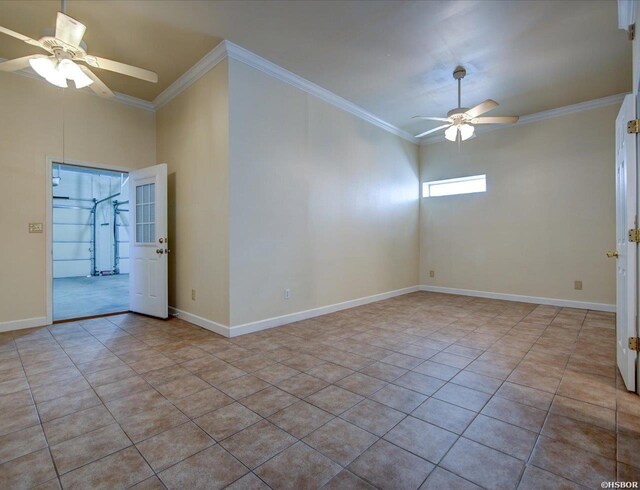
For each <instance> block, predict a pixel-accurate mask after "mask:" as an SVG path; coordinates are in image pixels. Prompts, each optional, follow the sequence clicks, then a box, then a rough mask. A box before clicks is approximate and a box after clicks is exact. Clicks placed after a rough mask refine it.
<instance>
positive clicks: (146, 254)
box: [129, 163, 169, 318]
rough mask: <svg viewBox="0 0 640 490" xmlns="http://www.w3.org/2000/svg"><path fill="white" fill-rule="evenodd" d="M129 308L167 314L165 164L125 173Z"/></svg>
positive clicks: (155, 314) (147, 312)
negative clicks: (126, 180)
mask: <svg viewBox="0 0 640 490" xmlns="http://www.w3.org/2000/svg"><path fill="white" fill-rule="evenodd" d="M129 210H130V213H129V215H130V237H131V238H130V242H129V257H130V260H129V263H130V271H129V309H130V310H131V311H135V312H136V313H143V314H145V315H151V316H156V317H159V318H167V316H168V305H167V302H168V277H167V273H168V267H167V262H168V260H167V259H168V258H167V254H168V253H169V244H168V242H167V165H166V163H161V164H159V165H154V166H153V167H147V168H143V169H142V170H136V171H134V172H131V173H130V174H129Z"/></svg>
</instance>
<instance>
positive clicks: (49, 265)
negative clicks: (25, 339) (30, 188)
mask: <svg viewBox="0 0 640 490" xmlns="http://www.w3.org/2000/svg"><path fill="white" fill-rule="evenodd" d="M63 160H64V163H63V162H62V161H63ZM54 163H55V164H61V165H75V166H77V167H85V168H95V169H98V170H112V171H115V172H127V173H131V172H133V171H134V170H135V169H132V168H129V167H124V166H122V165H110V164H107V163H95V162H85V161H81V160H70V159H68V158H64V159H63V158H56V157H50V156H48V157H46V163H45V187H46V189H45V196H46V208H47V209H46V215H45V223H44V233H45V243H46V245H45V265H46V278H45V282H46V292H45V294H46V298H45V299H46V304H47V315H46V317H47V325H51V324H53V186H52V185H51V179H52V178H53V165H54Z"/></svg>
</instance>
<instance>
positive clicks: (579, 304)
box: [419, 285, 616, 313]
mask: <svg viewBox="0 0 640 490" xmlns="http://www.w3.org/2000/svg"><path fill="white" fill-rule="evenodd" d="M419 288H420V291H430V292H432V293H445V294H459V295H461V296H476V297H478V298H491V299H503V300H506V301H519V302H521V303H535V304H538V305H551V306H562V307H565V308H580V309H583V310H596V311H610V312H614V313H615V311H616V305H610V304H606V303H589V302H587V301H573V300H568V299H556V298H542V297H538V296H522V295H519V294H507V293H492V292H489V291H475V290H473V289H457V288H445V287H441V286H429V285H421V286H419Z"/></svg>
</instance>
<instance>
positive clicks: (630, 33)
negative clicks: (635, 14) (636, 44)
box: [627, 24, 636, 41]
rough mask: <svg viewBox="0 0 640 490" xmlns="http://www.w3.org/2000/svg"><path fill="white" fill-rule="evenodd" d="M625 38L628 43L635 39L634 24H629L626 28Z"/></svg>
mask: <svg viewBox="0 0 640 490" xmlns="http://www.w3.org/2000/svg"><path fill="white" fill-rule="evenodd" d="M627 38H628V39H629V41H633V40H634V39H635V38H636V25H635V24H629V27H627Z"/></svg>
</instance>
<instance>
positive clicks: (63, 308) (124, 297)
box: [53, 274, 129, 320]
mask: <svg viewBox="0 0 640 490" xmlns="http://www.w3.org/2000/svg"><path fill="white" fill-rule="evenodd" d="M128 310H129V274H118V275H117V276H91V277H64V278H60V279H54V280H53V319H54V320H66V319H69V318H80V317H84V316H91V315H100V314H103V313H115V312H118V311H128Z"/></svg>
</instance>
